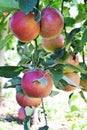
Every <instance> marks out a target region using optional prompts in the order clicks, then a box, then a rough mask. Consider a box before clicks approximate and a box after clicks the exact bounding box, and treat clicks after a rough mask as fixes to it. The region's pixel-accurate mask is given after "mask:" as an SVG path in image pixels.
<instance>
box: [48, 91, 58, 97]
mask: <svg viewBox="0 0 87 130" xmlns="http://www.w3.org/2000/svg"><path fill="white" fill-rule="evenodd" d="M57 94H59V92H58V91H54V90H53V91H51V94H50V95H49V96H50V97H54V96H56V95H57Z"/></svg>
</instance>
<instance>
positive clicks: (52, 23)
mask: <svg viewBox="0 0 87 130" xmlns="http://www.w3.org/2000/svg"><path fill="white" fill-rule="evenodd" d="M40 24H41V27H40V35H41V36H42V37H44V38H48V39H51V38H55V37H57V36H58V35H59V34H60V33H61V32H62V30H63V27H64V19H63V16H62V14H61V13H60V12H59V11H58V10H56V9H55V8H52V7H46V8H44V9H42V11H41V20H40Z"/></svg>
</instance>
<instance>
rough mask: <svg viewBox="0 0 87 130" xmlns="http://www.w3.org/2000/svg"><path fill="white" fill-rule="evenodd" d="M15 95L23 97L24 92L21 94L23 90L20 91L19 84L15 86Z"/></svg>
mask: <svg viewBox="0 0 87 130" xmlns="http://www.w3.org/2000/svg"><path fill="white" fill-rule="evenodd" d="M16 93H17V94H19V95H21V96H24V95H25V94H24V92H23V90H22V87H21V84H17V85H16Z"/></svg>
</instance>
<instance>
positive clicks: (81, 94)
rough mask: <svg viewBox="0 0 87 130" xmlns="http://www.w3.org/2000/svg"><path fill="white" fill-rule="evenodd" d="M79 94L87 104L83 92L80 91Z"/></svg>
mask: <svg viewBox="0 0 87 130" xmlns="http://www.w3.org/2000/svg"><path fill="white" fill-rule="evenodd" d="M79 94H80V96H81V97H82V98H83V100H84V101H85V102H86V103H87V99H86V97H85V95H84V93H83V91H80V92H79Z"/></svg>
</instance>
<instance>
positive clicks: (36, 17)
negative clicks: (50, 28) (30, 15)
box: [34, 8, 41, 22]
mask: <svg viewBox="0 0 87 130" xmlns="http://www.w3.org/2000/svg"><path fill="white" fill-rule="evenodd" d="M34 13H35V20H36V21H37V22H39V21H40V19H41V13H40V11H39V10H38V9H37V8H34Z"/></svg>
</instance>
